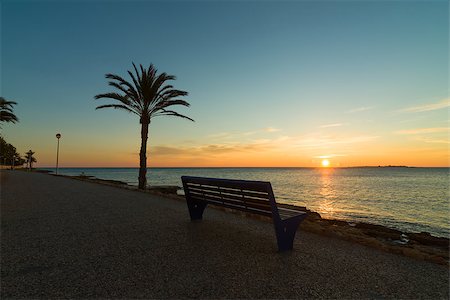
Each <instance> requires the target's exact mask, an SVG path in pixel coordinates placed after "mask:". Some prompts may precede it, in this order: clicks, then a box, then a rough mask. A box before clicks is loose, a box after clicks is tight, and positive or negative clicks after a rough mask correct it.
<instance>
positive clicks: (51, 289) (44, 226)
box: [0, 170, 449, 299]
mask: <svg viewBox="0 0 450 300" xmlns="http://www.w3.org/2000/svg"><path fill="white" fill-rule="evenodd" d="M0 175H1V295H0V296H1V299H8V298H45V299H47V298H353V299H358V298H427V299H439V298H446V299H448V297H449V269H448V267H444V266H440V265H435V264H432V263H429V262H422V261H417V260H413V259H410V258H407V257H403V256H398V255H394V254H389V253H384V252H381V251H378V250H374V249H371V248H367V247H364V246H361V245H357V244H352V243H349V242H346V241H342V240H338V239H333V238H328V237H323V236H318V235H314V234H311V233H307V232H302V231H300V232H298V233H297V237H296V241H295V244H294V251H292V252H288V253H277V252H276V250H277V247H276V241H275V236H274V233H273V228H272V224H271V223H268V222H263V221H259V220H255V219H248V218H244V217H241V216H238V215H234V214H231V213H226V212H222V211H219V210H215V209H207V210H206V211H205V215H204V218H205V220H203V221H202V222H194V223H193V222H190V220H189V215H188V211H187V208H186V205H185V203H183V202H180V201H177V200H173V199H166V198H162V197H159V196H153V195H150V194H147V193H141V192H137V191H130V190H126V189H121V188H117V187H111V186H104V185H100V184H95V183H89V182H82V181H77V180H73V179H68V178H63V177H55V176H50V175H45V174H38V173H27V172H20V171H5V170H3V171H0Z"/></svg>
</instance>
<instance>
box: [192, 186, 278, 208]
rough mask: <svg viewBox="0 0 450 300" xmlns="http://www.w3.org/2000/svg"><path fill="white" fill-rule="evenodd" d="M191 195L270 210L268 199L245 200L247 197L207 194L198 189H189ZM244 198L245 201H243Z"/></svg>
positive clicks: (201, 198) (198, 198)
mask: <svg viewBox="0 0 450 300" xmlns="http://www.w3.org/2000/svg"><path fill="white" fill-rule="evenodd" d="M190 194H191V196H193V197H195V199H197V200H201V201H206V202H209V201H216V202H220V203H230V204H231V205H238V206H243V207H248V208H254V209H258V210H265V211H268V212H271V211H272V210H271V207H270V203H269V202H268V201H264V202H263V201H254V200H253V201H247V200H248V199H243V198H237V197H236V198H235V197H228V196H225V195H219V194H207V193H200V192H198V191H190ZM244 200H245V201H244Z"/></svg>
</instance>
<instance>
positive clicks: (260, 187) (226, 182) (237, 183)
mask: <svg viewBox="0 0 450 300" xmlns="http://www.w3.org/2000/svg"><path fill="white" fill-rule="evenodd" d="M188 184H203V185H212V186H214V185H220V186H221V187H224V188H232V189H233V188H234V189H238V190H239V189H241V188H242V185H245V187H246V189H247V190H250V191H255V192H266V193H267V191H268V188H269V186H270V182H266V181H248V180H234V179H215V178H214V179H212V178H203V177H189V182H188Z"/></svg>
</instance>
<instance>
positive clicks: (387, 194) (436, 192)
mask: <svg viewBox="0 0 450 300" xmlns="http://www.w3.org/2000/svg"><path fill="white" fill-rule="evenodd" d="M48 170H51V169H48ZM82 172H84V173H85V174H86V175H92V176H95V177H97V178H102V179H114V180H121V181H125V182H127V183H129V184H133V185H137V176H138V169H135V168H62V169H60V170H59V173H60V174H64V175H80V174H81V173H82ZM182 175H192V176H203V177H216V178H231V179H247V180H261V181H270V182H271V183H272V187H273V189H274V193H275V197H276V199H277V201H279V202H285V203H290V204H294V205H299V206H306V207H307V208H309V209H311V210H313V211H317V212H318V213H320V214H321V216H322V217H324V218H330V219H341V220H348V221H362V222H367V223H373V224H380V225H385V226H388V227H392V228H397V229H400V230H402V231H407V232H420V231H427V232H430V233H432V234H433V235H436V236H445V237H449V234H450V217H449V213H450V188H449V183H450V169H449V168H347V169H345V168H340V169H310V168H155V169H153V168H152V169H149V170H148V173H147V180H148V183H149V184H150V185H178V186H181V179H180V177H181V176H182Z"/></svg>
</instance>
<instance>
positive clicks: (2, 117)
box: [0, 110, 19, 124]
mask: <svg viewBox="0 0 450 300" xmlns="http://www.w3.org/2000/svg"><path fill="white" fill-rule="evenodd" d="M0 122H8V123H13V124H15V123H17V122H19V118H17V117H16V115H15V114H13V113H12V112H9V111H4V110H3V111H0Z"/></svg>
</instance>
